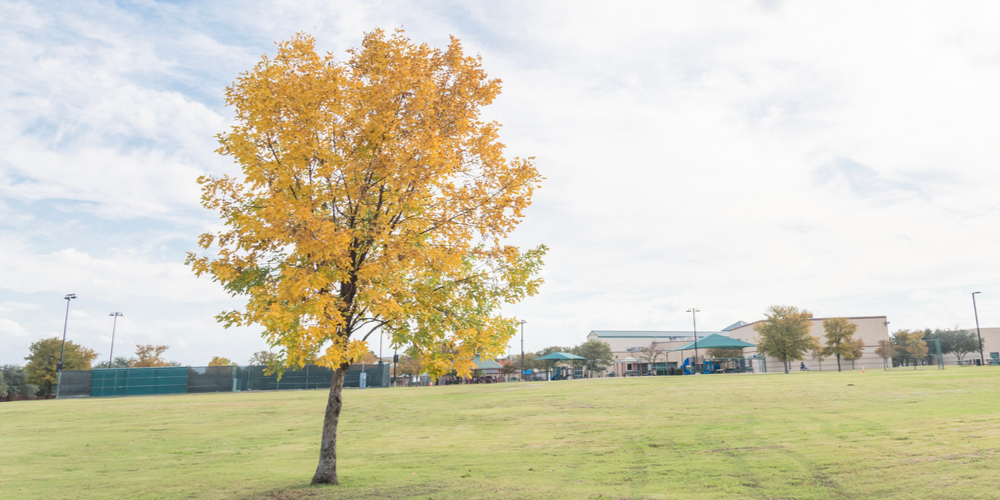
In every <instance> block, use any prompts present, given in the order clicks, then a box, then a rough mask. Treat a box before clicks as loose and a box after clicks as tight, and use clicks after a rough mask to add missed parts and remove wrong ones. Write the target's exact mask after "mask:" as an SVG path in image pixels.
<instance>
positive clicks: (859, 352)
mask: <svg viewBox="0 0 1000 500" xmlns="http://www.w3.org/2000/svg"><path fill="white" fill-rule="evenodd" d="M847 345H848V346H849V347H850V348H851V350H850V352H848V353H847V355H846V356H844V359H848V360H850V361H851V369H852V370H853V369H854V362H855V361H856V360H859V359H861V356H864V355H865V341H864V340H861V339H851V341H850V342H848V343H847Z"/></svg>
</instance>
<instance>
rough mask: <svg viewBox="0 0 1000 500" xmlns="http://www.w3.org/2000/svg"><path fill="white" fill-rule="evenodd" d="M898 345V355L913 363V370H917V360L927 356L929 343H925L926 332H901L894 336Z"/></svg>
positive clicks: (896, 348)
mask: <svg viewBox="0 0 1000 500" xmlns="http://www.w3.org/2000/svg"><path fill="white" fill-rule="evenodd" d="M892 339H893V342H894V343H895V344H896V346H895V350H896V354H897V355H898V356H900V357H902V358H903V359H907V360H912V361H913V369H916V368H917V360H918V359H921V358H923V357H924V356H927V343H926V342H924V340H923V339H924V332H920V331H916V332H911V331H909V330H899V331H897V332H896V333H894V334H892Z"/></svg>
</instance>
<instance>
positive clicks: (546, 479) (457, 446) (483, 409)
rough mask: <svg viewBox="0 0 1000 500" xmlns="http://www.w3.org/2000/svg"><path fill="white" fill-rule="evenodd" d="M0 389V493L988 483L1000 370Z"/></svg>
mask: <svg viewBox="0 0 1000 500" xmlns="http://www.w3.org/2000/svg"><path fill="white" fill-rule="evenodd" d="M325 398H326V391H287V392H254V393H221V394H196V395H173V396H147V397H133V398H104V399H96V398H95V399H65V400H57V401H51V400H50V401H24V402H12V403H0V499H8V498H40V499H41V498H44V499H61V498H73V499H76V498H249V499H264V498H270V499H288V500H291V499H300V498H310V499H311V498H317V499H318V498H433V499H447V498H453V499H466V498H539V499H541V498H601V497H602V496H603V498H684V499H698V498H711V499H734V498H762V499H763V498H769V499H773V498H795V499H807V498H815V499H836V498H907V499H909V498H998V497H1000V370H997V369H994V368H987V367H984V368H971V367H970V368H959V367H949V369H947V370H944V371H938V370H921V371H905V370H901V371H894V372H888V373H886V372H881V371H869V372H868V373H867V374H862V373H861V371H860V370H858V371H848V372H844V373H835V372H823V373H819V372H813V373H794V374H790V375H782V374H774V375H717V376H688V377H643V378H628V379H621V378H619V379H598V380H579V381H562V382H534V383H520V384H518V383H510V384H493V385H470V386H447V387H430V388H427V387H422V388H397V389H370V390H364V391H360V390H349V391H347V393H346V397H345V400H346V404H345V407H344V413H343V416H342V418H341V427H340V429H341V430H340V446H339V453H340V467H339V471H340V478H341V486H339V487H309V486H308V482H309V479H310V477H311V476H312V472H313V470H314V469H315V466H316V459H317V455H318V449H319V445H318V442H319V433H320V423H321V420H322V413H323V406H324V404H325Z"/></svg>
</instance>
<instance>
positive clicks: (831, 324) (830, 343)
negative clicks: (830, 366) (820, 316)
mask: <svg viewBox="0 0 1000 500" xmlns="http://www.w3.org/2000/svg"><path fill="white" fill-rule="evenodd" d="M823 331H824V335H823V337H824V338H826V347H824V348H823V355H825V356H836V357H837V371H838V372H839V371H840V358H842V357H843V358H846V359H854V358H852V357H851V356H852V354H853V353H854V351H855V344H854V334H855V333H857V331H858V325H857V323H854V322H853V321H851V320H849V319H847V318H827V319H824V320H823ZM852 366H853V365H852Z"/></svg>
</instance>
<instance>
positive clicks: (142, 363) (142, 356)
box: [132, 344, 170, 368]
mask: <svg viewBox="0 0 1000 500" xmlns="http://www.w3.org/2000/svg"><path fill="white" fill-rule="evenodd" d="M167 349H170V347H169V346H165V345H153V344H138V345H136V346H135V361H133V362H132V368H153V367H158V366H170V362H169V361H167V360H165V359H163V353H164V352H166V351H167Z"/></svg>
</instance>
